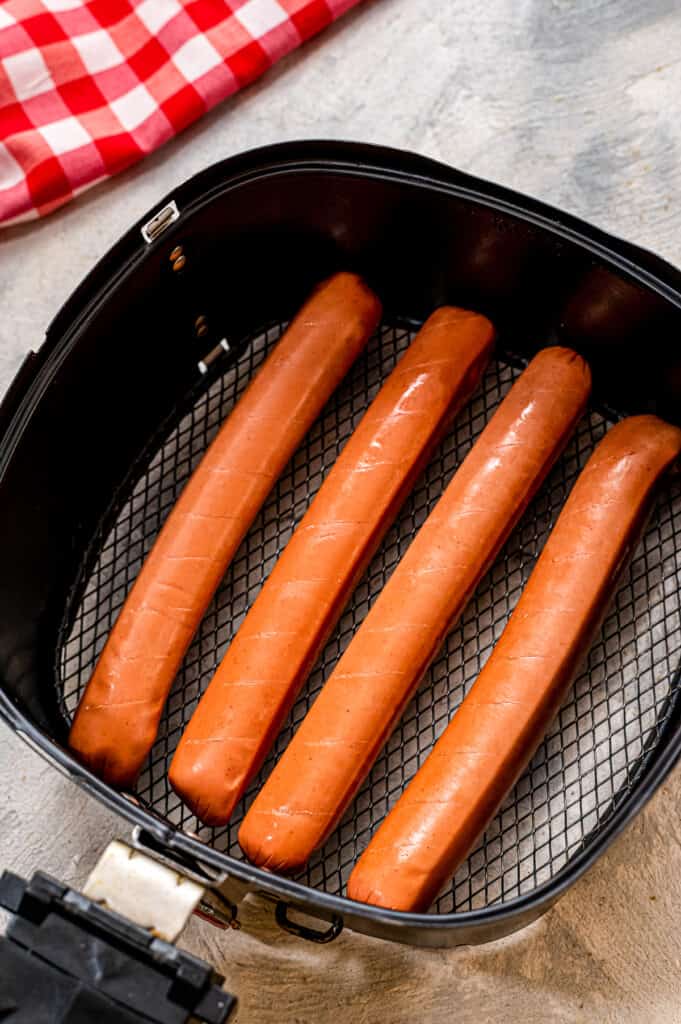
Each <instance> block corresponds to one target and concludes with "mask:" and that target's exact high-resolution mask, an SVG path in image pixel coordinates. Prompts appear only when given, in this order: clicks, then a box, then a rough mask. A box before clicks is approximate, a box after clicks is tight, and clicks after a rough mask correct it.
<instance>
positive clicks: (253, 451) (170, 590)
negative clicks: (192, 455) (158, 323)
mask: <svg viewBox="0 0 681 1024" xmlns="http://www.w3.org/2000/svg"><path fill="white" fill-rule="evenodd" d="M380 314H381V307H380V303H379V301H378V299H377V298H376V296H375V295H374V294H373V293H372V292H371V291H370V290H369V289H368V288H367V287H366V285H365V284H364V283H363V282H362V281H361V280H360V279H359V278H358V277H357V276H355V275H354V274H337V275H335V276H334V277H332V278H330V279H329V280H328V281H325V282H324V283H323V284H321V285H320V286H319V287H318V289H317V290H316V291H315V292H314V293H313V294H312V295H311V297H310V298H309V299H308V301H307V302H306V303H305V305H304V306H303V308H302V309H301V311H300V312H299V313H298V315H297V316H296V317H295V319H294V320H293V322H292V323H291V325H290V326H289V328H288V330H287V331H286V333H285V334H284V336H283V337H282V338H281V340H280V341H279V342H278V344H277V345H276V347H275V349H274V351H273V352H272V353H271V355H270V356H269V357H268V358H267V360H266V361H265V363H264V364H263V365H262V367H261V368H260V370H259V372H258V374H257V376H256V377H255V378H254V379H253V381H251V383H250V384H249V386H248V389H247V390H246V391H245V393H244V394H243V396H242V397H241V399H240V401H239V402H238V403H237V405H236V406H235V408H234V410H233V411H232V413H231V414H230V416H229V418H228V419H227V421H226V422H225V424H224V426H223V427H222V428H221V430H220V432H219V433H218V435H217V437H216V438H215V440H214V441H213V443H212V444H211V446H210V448H209V449H208V451H207V452H206V454H205V456H204V458H203V460H202V461H201V463H200V465H199V467H198V468H197V469H196V471H195V472H194V474H193V475H192V477H191V479H190V480H189V483H188V484H187V486H186V487H185V489H184V491H183V492H182V494H181V496H180V498H179V500H178V502H177V504H176V505H175V507H174V508H173V510H172V512H171V513H170V515H169V516H168V519H167V521H166V523H165V525H164V526H163V529H162V530H161V533H160V534H159V536H158V538H157V540H156V543H155V544H154V547H153V548H152V550H151V552H150V553H149V556H148V557H147V559H146V561H145V563H144V565H143V566H142V570H141V572H140V574H139V576H138V578H137V580H136V581H135V584H134V586H133V588H132V591H131V592H130V594H129V596H128V598H127V600H126V602H125V604H124V606H123V610H122V611H121V613H120V615H119V617H118V620H117V622H116V623H115V625H114V628H113V629H112V631H111V634H110V636H109V638H108V641H107V644H106V646H105V648H104V650H103V652H102V655H101V657H100V659H99V662H98V664H97V667H96V669H95V672H94V674H93V676H92V678H91V679H90V681H89V683H88V685H87V688H86V690H85V693H84V695H83V698H82V700H81V703H80V705H79V707H78V710H77V713H76V717H75V720H74V722H73V727H72V729H71V735H70V738H69V744H70V746H71V749H72V750H73V751H74V752H75V754H76V755H77V757H78V758H79V759H80V760H81V761H83V762H84V763H85V764H86V765H88V767H90V768H91V769H92V770H93V771H94V772H96V773H97V774H98V775H100V776H101V777H102V778H103V779H105V780H106V781H107V782H109V783H111V784H112V785H116V786H129V785H132V784H133V783H134V781H135V779H136V777H137V775H138V773H139V770H140V768H141V766H142V763H143V761H144V758H145V757H146V756H147V754H148V752H149V750H150V748H151V746H152V744H153V742H154V739H155V737H156V732H157V729H158V723H159V719H160V716H161V711H162V709H163V705H164V703H165V700H166V698H167V696H168V692H169V690H170V687H171V685H172V682H173V679H174V677H175V674H176V673H177V670H178V668H179V667H180V664H181V662H182V659H183V657H184V655H185V653H186V651H187V649H188V647H189V644H190V643H191V640H192V637H193V635H194V633H195V631H196V629H197V627H198V625H199V622H200V620H201V617H202V615H203V613H204V612H205V610H206V608H207V606H208V604H209V602H210V600H211V598H212V596H213V594H214V592H215V590H216V589H217V587H218V585H219V583H220V581H221V579H222V577H223V575H224V573H225V570H226V568H227V566H228V565H229V562H230V560H231V559H232V557H233V555H234V554H235V552H236V550H237V548H238V547H239V544H240V543H241V541H242V539H243V537H244V535H245V533H246V531H247V530H248V528H249V526H250V524H251V523H252V522H253V519H254V518H255V516H256V514H257V512H258V510H259V509H260V507H261V505H262V504H263V502H264V500H265V498H266V497H267V495H268V493H269V491H270V490H271V488H272V486H273V484H274V482H275V481H276V479H277V477H278V476H279V474H280V473H281V471H282V470H283V468H284V466H285V465H286V463H287V462H288V460H289V459H290V458H291V456H292V454H293V453H294V451H295V449H296V448H297V446H298V444H299V442H300V441H301V439H302V438H303V436H304V435H305V433H306V431H307V430H308V429H309V428H310V426H311V425H312V423H313V422H314V420H315V419H316V417H317V415H318V414H319V412H320V410H321V408H322V406H323V405H324V403H325V402H326V400H327V399H328V397H329V396H330V395H331V393H332V392H333V390H334V389H335V388H336V387H337V385H338V384H339V383H340V381H341V379H342V378H343V376H344V375H345V373H346V372H347V371H348V369H349V368H350V366H351V364H352V362H353V360H354V359H355V358H356V356H357V355H358V354H359V353H360V352H361V350H362V349H363V348H364V346H365V344H366V342H367V341H368V339H369V337H370V336H371V334H372V332H373V330H374V329H375V327H376V325H377V323H378V320H379V318H380Z"/></svg>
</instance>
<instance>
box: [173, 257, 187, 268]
mask: <svg viewBox="0 0 681 1024" xmlns="http://www.w3.org/2000/svg"><path fill="white" fill-rule="evenodd" d="M186 262H187V257H186V256H178V257H177V259H176V260H175V262H174V263H173V270H182V268H183V266H184V265H185V263H186Z"/></svg>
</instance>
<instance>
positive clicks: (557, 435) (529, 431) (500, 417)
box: [239, 348, 590, 871]
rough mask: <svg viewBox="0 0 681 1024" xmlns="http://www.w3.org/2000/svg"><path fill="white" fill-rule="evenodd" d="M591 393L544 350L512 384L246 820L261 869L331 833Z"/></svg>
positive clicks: (574, 371) (578, 368)
mask: <svg viewBox="0 0 681 1024" xmlns="http://www.w3.org/2000/svg"><path fill="white" fill-rule="evenodd" d="M589 390H590V372H589V369H588V367H587V366H586V364H585V363H584V361H583V360H582V359H581V358H580V357H579V356H578V355H576V353H574V352H571V351H570V350H569V349H564V348H549V349H545V350H544V351H543V352H540V353H539V355H537V356H536V357H535V358H534V359H533V360H532V362H531V363H530V365H529V366H528V368H527V369H526V370H525V372H524V373H523V374H522V375H521V377H520V378H519V380H518V381H517V382H516V384H515V385H514V386H513V388H512V389H511V391H510V392H509V394H508V395H507V396H506V398H505V399H504V401H503V402H502V404H501V406H500V407H499V409H498V410H497V412H496V413H495V414H494V416H493V417H492V419H491V420H490V422H489V424H488V425H487V426H486V428H485V430H484V431H483V433H482V434H481V436H480V438H479V439H478V441H477V443H476V444H475V445H474V446H473V448H472V450H471V451H470V453H469V454H468V456H467V458H466V459H465V460H464V462H463V463H462V465H461V467H460V468H459V470H458V471H457V473H456V474H455V476H454V478H453V480H452V481H451V483H450V484H449V486H448V487H447V488H446V490H445V492H444V494H443V496H442V497H441V499H440V500H439V502H438V504H437V505H436V506H435V508H434V510H433V512H432V513H431V514H430V516H429V517H428V519H427V520H426V522H425V523H424V525H423V526H422V528H421V530H420V531H419V533H418V534H417V536H416V538H415V540H414V541H413V543H412V544H411V546H410V548H409V549H408V551H407V553H406V555H405V556H404V558H403V559H402V561H401V563H400V564H399V565H398V567H397V568H396V569H395V571H394V573H393V575H392V576H391V578H390V580H389V581H388V583H387V584H386V586H385V588H384V589H383V591H382V593H381V594H380V595H379V597H378V599H377V601H376V603H375V604H374V606H373V607H372V609H371V611H370V612H369V614H368V615H367V617H366V619H365V621H364V623H363V624H362V626H361V627H360V629H359V630H358V632H357V633H356V635H355V636H354V638H353V640H352V642H351V643H350V646H349V647H348V649H347V650H346V652H345V654H344V655H343V657H342V658H341V659H340V661H339V662H338V664H337V666H336V668H335V670H334V672H333V673H332V675H331V677H330V678H329V680H328V681H327V682H326V684H325V686H324V688H323V689H322V691H321V693H320V695H319V697H318V698H317V700H316V701H315V703H314V704H313V706H312V708H311V709H310V711H309V712H308V714H307V716H306V717H305V719H304V720H303V722H302V724H301V726H300V728H299V730H298V732H297V733H296V735H295V736H294V737H293V740H292V741H291V743H290V744H289V746H288V748H287V749H286V751H285V752H284V754H283V756H282V758H281V760H280V761H279V763H278V765H277V766H276V768H275V769H274V771H273V772H272V774H271V775H270V777H269V779H268V780H267V782H266V783H265V785H264V787H263V788H262V790H261V791H260V793H259V794H258V796H257V797H256V799H255V801H254V803H253V805H252V806H251V809H250V811H249V812H248V814H247V815H246V817H245V819H244V822H243V824H242V826H241V830H240V832H239V842H240V843H241V846H242V848H243V850H244V852H245V853H246V855H247V856H248V857H249V858H250V859H251V860H252V861H254V862H255V863H256V864H258V865H261V866H263V867H268V868H271V869H272V870H283V871H293V870H296V869H298V868H300V867H301V866H302V865H303V864H304V863H305V861H306V860H307V859H308V857H309V856H310V854H311V853H312V851H313V850H314V849H315V848H316V847H318V846H319V845H321V843H323V842H324V840H325V838H326V837H327V836H328V835H329V833H330V832H331V831H332V829H333V828H334V826H335V825H336V823H337V822H338V820H339V818H340V816H341V814H342V813H343V811H344V809H345V808H346V807H347V805H348V803H349V802H350V800H351V799H352V797H353V796H354V794H355V793H356V791H357V789H358V787H359V785H360V784H361V782H362V780H363V779H364V777H365V776H366V774H367V772H368V771H369V769H370V767H371V765H372V764H373V762H374V760H375V758H376V756H377V754H378V752H379V750H380V749H381V747H382V746H383V744H384V743H385V741H386V740H387V738H388V736H389V735H390V732H391V731H392V729H393V727H394V726H395V723H396V722H397V720H398V718H399V717H400V715H401V713H402V711H403V710H404V708H405V706H406V704H407V703H408V701H409V699H410V697H411V695H412V694H413V692H414V690H415V688H416V686H417V685H418V683H419V681H420V679H421V678H422V677H423V674H424V673H425V671H426V669H427V668H428V665H429V664H430V662H431V660H432V658H433V657H434V655H435V654H436V652H437V650H438V649H439V647H440V645H441V644H442V641H443V639H444V637H445V635H446V633H447V632H448V630H449V629H450V628H451V627H452V625H453V624H454V622H455V621H456V619H457V618H458V616H459V615H460V613H461V611H462V609H463V608H464V606H465V604H466V602H467V600H468V598H469V597H470V595H471V593H472V592H473V590H474V589H475V587H476V585H477V583H478V582H479V580H480V579H481V577H482V576H483V575H484V573H485V572H486V570H487V569H488V567H489V566H490V564H491V563H492V561H493V559H494V558H495V556H496V554H497V552H498V551H499V549H500V547H501V545H502V544H503V542H504V540H505V539H506V537H507V536H508V535H509V533H510V531H511V529H512V528H513V526H514V524H515V523H516V522H517V520H518V518H519V517H520V515H521V513H522V512H523V510H524V509H525V508H526V506H527V504H528V502H529V501H530V499H531V498H532V496H533V495H534V493H535V491H536V490H537V488H538V487H539V485H540V483H541V482H542V480H543V479H544V477H545V476H546V473H547V472H548V470H549V469H550V467H551V466H552V464H553V463H554V461H555V459H556V457H557V456H558V454H559V453H560V451H561V450H562V449H563V447H564V445H565V443H566V441H567V439H568V437H569V436H570V434H571V432H572V429H573V427H574V425H575V423H576V422H577V420H578V418H579V416H580V415H581V413H582V411H583V409H584V407H585V404H586V401H587V397H588V394H589Z"/></svg>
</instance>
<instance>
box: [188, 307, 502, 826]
mask: <svg viewBox="0 0 681 1024" xmlns="http://www.w3.org/2000/svg"><path fill="white" fill-rule="evenodd" d="M493 335H494V329H493V327H492V325H491V323H490V322H489V320H487V319H486V318H485V317H483V316H480V315H478V314H475V313H468V312H466V311H465V310H462V309H455V308H453V307H451V306H449V307H448V306H445V307H442V309H439V310H437V311H436V312H435V313H433V315H432V316H431V317H430V318H429V320H428V321H427V322H426V324H425V325H424V327H423V328H422V330H421V331H420V332H419V334H418V335H417V337H416V338H415V340H414V341H413V342H412V344H411V345H410V347H409V348H408V349H407V352H406V353H405V355H404V356H403V357H402V358H401V359H400V361H399V363H398V364H397V366H396V368H395V369H394V370H393V372H392V373H391V375H390V377H389V378H388V380H387V381H386V383H385V384H384V385H383V387H382V388H381V390H380V391H379V393H378V395H377V396H376V398H375V399H374V400H373V402H372V403H371V405H370V406H369V409H368V410H367V412H366V414H365V415H364V417H363V419H362V421H361V423H360V424H359V426H358V427H357V429H356V430H355V432H354V434H353V435H352V437H351V438H350V440H349V441H348V443H347V445H346V446H345V448H344V450H343V452H342V454H341V455H340V457H339V458H338V460H337V462H336V464H335V465H334V466H333V468H332V469H331V471H330V473H329V475H328V477H327V478H326V480H325V481H324V483H323V484H322V487H321V489H320V491H319V493H318V494H317V496H316V498H315V499H314V501H313V502H312V505H311V506H310V508H309V510H308V511H307V513H306V514H305V516H304V517H303V519H302V521H301V523H300V525H299V526H298V528H297V530H296V531H295V533H294V534H293V537H292V538H291V540H290V541H289V543H288V545H287V546H286V548H285V550H284V552H283V554H282V555H281V557H280V558H279V561H278V562H277V564H276V566H275V567H274V569H273V571H272V573H271V575H270V577H269V579H268V580H267V581H266V582H265V584H264V586H263V589H262V590H261V592H260V594H259V595H258V597H257V598H256V601H255V603H254V605H253V607H252V608H251V609H250V611H249V613H248V615H247V616H246V618H245V620H244V622H243V623H242V625H241V627H240V629H239V631H238V633H237V634H236V636H235V637H234V639H233V640H232V643H231V645H230V647H229V649H228V651H227V654H226V655H225V657H224V659H223V661H222V664H221V665H220V667H219V668H218V671H217V673H216V675H215V676H214V678H213V680H212V681H211V683H210V686H209V687H208V689H207V691H206V692H205V693H204V695H203V697H202V698H201V701H200V703H199V706H198V707H197V709H196V711H195V712H194V715H193V717H192V719H191V721H190V723H189V725H188V726H187V728H186V730H185V732H184V735H183V737H182V739H181V741H180V744H179V747H178V749H177V752H176V754H175V757H174V759H173V762H172V764H171V767H170V776H169V777H170V782H171V784H172V786H173V788H174V789H175V790H176V791H177V792H178V793H179V795H180V796H181V797H182V799H183V800H184V801H185V803H187V804H188V805H189V806H190V807H191V808H192V810H193V811H194V813H195V814H196V815H197V816H198V817H199V818H201V820H202V821H204V822H206V823H208V824H211V825H220V824H224V823H225V822H226V821H228V820H229V817H230V815H231V813H232V811H233V809H234V806H235V804H236V802H237V801H238V800H239V798H240V797H241V795H242V794H243V791H244V789H245V788H246V785H247V784H248V782H249V781H250V779H251V778H252V777H253V775H254V774H255V772H256V771H257V770H258V768H259V767H260V765H261V764H262V761H263V758H264V757H265V755H266V753H267V751H268V750H269V748H270V747H271V745H272V743H273V741H274V739H275V737H276V735H277V733H278V731H279V729H280V728H281V724H282V722H283V720H284V718H285V716H286V715H287V713H288V711H289V709H290V707H291V704H292V702H293V700H294V699H295V697H296V695H297V693H298V691H299V689H300V686H301V685H302V683H303V681H304V679H305V678H306V676H307V674H308V672H309V671H310V668H311V667H312V665H313V664H314V662H315V660H316V658H317V655H318V653H319V650H320V649H321V647H322V646H323V645H324V643H325V642H326V640H327V638H328V635H329V632H330V631H331V630H332V629H333V627H334V625H335V623H336V621H337V619H338V616H339V615H340V612H341V610H342V608H343V606H344V605H345V602H346V601H347V598H348V596H349V594H350V593H351V591H352V589H353V587H354V585H355V584H356V582H357V580H358V578H359V576H360V575H361V573H362V572H363V570H364V568H365V566H366V563H367V561H368V559H369V558H370V556H371V554H372V553H373V551H374V550H375V548H376V546H377V544H378V543H379V541H380V539H381V537H382V536H383V534H384V532H385V531H386V529H387V528H388V526H389V524H390V523H391V522H392V520H393V518H394V516H395V515H396V513H397V510H398V508H399V506H400V505H401V504H402V501H403V500H404V498H405V497H406V495H407V494H408V493H409V491H410V490H411V487H412V486H413V484H414V481H415V479H416V477H417V475H418V474H419V472H420V471H421V469H422V468H423V466H424V464H425V461H426V459H427V458H428V456H429V454H430V452H431V451H432V449H433V446H434V444H435V443H436V442H437V440H438V439H439V438H440V437H441V435H442V433H443V430H444V428H445V427H446V426H447V424H448V423H449V422H450V420H451V418H452V416H453V415H454V414H455V413H456V412H457V410H458V409H460V408H461V406H462V405H463V404H464V402H465V401H466V400H467V399H468V398H469V397H470V394H471V392H472V390H473V389H474V387H475V386H476V384H477V383H478V381H479V379H480V375H481V374H482V371H483V369H484V368H485V366H486V364H487V361H488V359H489V355H490V351H491V346H492V341H493Z"/></svg>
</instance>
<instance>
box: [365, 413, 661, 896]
mask: <svg viewBox="0 0 681 1024" xmlns="http://www.w3.org/2000/svg"><path fill="white" fill-rule="evenodd" d="M679 452H681V430H678V429H677V428H676V427H672V426H669V425H668V424H666V423H663V422H662V421H661V420H658V419H656V418H655V417H654V416H635V417H632V418H631V419H628V420H623V421H622V422H621V423H619V424H617V426H615V427H613V428H612V429H611V430H610V431H609V433H608V434H606V436H605V438H604V439H603V441H601V443H600V444H599V445H598V447H597V448H596V450H595V451H594V453H593V455H592V456H591V458H590V459H589V461H588V463H587V465H586V467H585V468H584V470H583V472H582V473H581V475H580V476H579V479H578V480H577V483H576V484H575V486H574V488H573V490H572V493H571V494H570V497H569V498H568V501H567V502H566V504H565V506H564V508H563V511H562V512H561V514H560V516H559V518H558V522H557V523H556V525H555V528H554V530H553V532H552V533H551V536H550V537H549V539H548V541H547V542H546V545H545V547H544V550H543V551H542V553H541V555H540V557H539V560H538V561H537V564H536V566H535V568H534V571H533V572H532V575H531V577H530V579H529V580H528V582H527V585H526V587H525V590H524V592H523V594H522V596H521V598H520V600H519V602H518V605H517V607H516V609H515V611H514V612H513V614H512V616H511V618H510V619H509V621H508V623H507V625H506V628H505V630H504V632H503V634H502V636H501V638H500V639H499V641H498V643H497V645H496V647H495V649H494V651H493V653H492V655H491V656H490V658H489V660H488V661H487V664H486V665H485V667H484V668H483V670H482V672H481V673H480V675H479V676H478V679H477V681H476V682H475V684H474V686H473V688H472V689H471V691H470V693H469V694H468V696H467V697H466V698H465V699H464V701H463V703H462V704H461V706H460V708H459V709H458V711H457V712H456V714H455V715H454V717H453V719H452V721H451V722H450V724H449V726H448V727H447V729H446V730H445V731H444V733H443V734H442V736H441V737H440V739H439V740H438V742H437V743H436V745H435V747H434V748H433V750H432V752H431V754H430V756H429V757H428V758H427V759H426V761H425V762H424V764H423V765H422V766H421V768H420V770H419V771H418V772H417V773H416V775H415V777H414V779H413V780H412V781H411V783H410V784H409V785H408V786H407V788H406V790H405V791H404V793H403V794H402V796H401V797H400V799H399V800H398V802H397V803H396V805H395V806H394V808H393V809H392V811H391V812H390V814H389V815H388V817H387V818H386V819H385V821H384V822H383V824H382V825H381V826H380V828H379V829H378V831H377V832H376V834H375V835H374V837H373V839H372V840H371V842H370V843H369V846H368V847H367V849H366V850H365V851H364V853H363V854H362V856H361V857H360V859H359V861H358V863H357V865H356V867H355V870H354V872H353V873H352V875H351V877H350V881H349V883H348V895H349V896H350V897H351V898H352V899H354V900H362V901H363V902H366V903H375V904H377V905H378V906H381V907H388V908H392V909H395V910H413V911H418V910H426V909H427V908H428V906H429V905H430V903H431V902H432V901H433V900H434V899H435V897H436V896H437V894H438V892H439V891H440V889H441V888H442V886H443V885H444V884H445V882H446V881H447V880H448V879H449V878H451V876H452V875H453V874H454V872H455V871H456V868H457V867H458V865H459V864H460V863H461V862H462V861H463V859H464V858H465V857H466V855H467V854H468V852H469V850H470V849H471V847H472V846H473V844H474V843H475V841H476V839H477V838H478V837H479V836H480V834H481V833H482V832H483V831H484V829H485V827H486V826H487V824H488V823H489V821H490V819H491V818H492V817H493V816H494V814H495V812H496V810H497V808H498V807H499V804H500V803H501V801H502V800H503V798H504V797H505V795H506V793H507V792H508V791H509V789H510V788H511V787H512V786H513V784H514V782H515V781H516V779H517V778H518V776H519V775H520V773H521V772H522V770H523V769H524V767H525V765H526V764H527V762H528V761H529V759H530V757H531V755H532V754H533V753H534V750H535V748H536V746H537V744H538V743H539V741H540V740H541V737H542V736H543V735H544V733H545V731H546V728H547V726H548V725H549V723H550V722H551V720H552V719H553V717H554V716H555V714H556V712H557V711H558V708H559V707H560V704H561V702H562V699H563V696H564V694H565V691H566V688H567V686H568V685H569V683H570V681H571V680H572V678H573V676H574V673H575V670H576V669H577V668H578V667H579V664H580V662H581V661H582V659H583V657H584V656H585V654H586V652H587V650H588V647H589V644H590V642H591V639H592V637H593V634H594V632H595V630H596V629H597V627H598V625H599V623H600V621H601V617H602V614H603V612H604V610H605V608H606V606H607V604H608V602H609V601H610V598H611V597H612V595H613V592H614V590H615V587H616V583H617V579H618V576H619V574H620V572H621V570H622V568H623V566H624V564H625V563H626V561H627V558H628V556H629V555H630V554H631V551H632V549H633V547H634V545H635V543H636V540H637V539H638V536H639V534H640V531H641V528H642V525H643V523H644V521H645V517H646V513H647V511H648V508H649V505H650V497H651V494H652V492H653V489H654V486H655V484H656V482H657V481H658V479H659V477H660V476H661V474H662V473H664V472H665V470H666V469H667V468H668V467H669V465H670V463H672V462H673V461H674V460H675V459H676V458H677V457H678V455H679Z"/></svg>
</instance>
